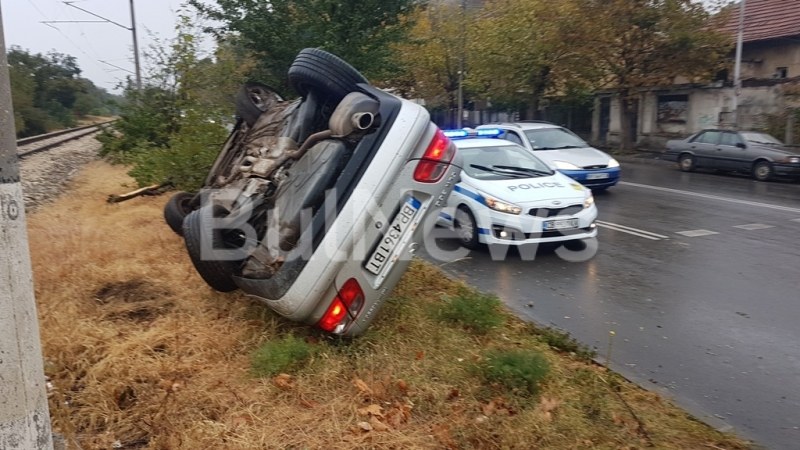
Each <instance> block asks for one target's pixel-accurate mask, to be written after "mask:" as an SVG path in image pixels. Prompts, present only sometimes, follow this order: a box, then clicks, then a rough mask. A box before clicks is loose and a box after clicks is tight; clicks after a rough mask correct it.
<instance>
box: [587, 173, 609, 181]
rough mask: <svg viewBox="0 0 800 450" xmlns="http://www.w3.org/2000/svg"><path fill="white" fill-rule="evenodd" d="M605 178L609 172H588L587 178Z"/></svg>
mask: <svg viewBox="0 0 800 450" xmlns="http://www.w3.org/2000/svg"><path fill="white" fill-rule="evenodd" d="M604 178H608V174H607V173H605V172H604V173H587V174H586V179H587V180H602V179H604Z"/></svg>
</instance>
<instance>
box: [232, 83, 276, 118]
mask: <svg viewBox="0 0 800 450" xmlns="http://www.w3.org/2000/svg"><path fill="white" fill-rule="evenodd" d="M282 101H283V97H281V96H280V95H279V94H278V93H277V92H275V90H274V89H272V88H271V87H270V86H267V85H266V84H262V83H258V82H250V83H245V84H244V85H243V86H242V87H241V89H239V92H237V93H236V98H235V99H234V104H235V105H236V115H237V116H239V117H241V118H242V120H244V121H245V122H246V123H247V124H248V125H250V126H252V125H253V124H254V123H255V122H256V120H258V117H259V116H260V115H261V113H263V112H264V111H266V110H268V109H270V108H271V107H272V106H274V105H275V104H276V103H279V102H282Z"/></svg>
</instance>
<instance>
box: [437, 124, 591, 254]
mask: <svg viewBox="0 0 800 450" xmlns="http://www.w3.org/2000/svg"><path fill="white" fill-rule="evenodd" d="M502 134H503V130H500V129H491V128H483V129H478V130H466V129H464V130H450V131H446V132H445V135H446V136H448V137H449V138H450V139H451V140H452V141H453V142H454V143H455V145H456V147H457V148H458V152H459V155H460V156H461V158H462V172H461V178H460V181H459V182H458V183H457V184H456V185H455V188H454V189H453V192H452V193H451V194H450V196H449V198H448V202H447V206H446V208H445V209H444V210H443V211H442V212H441V213H440V215H439V219H438V223H439V224H440V225H443V226H446V227H449V228H451V229H453V230H454V231H455V233H456V235H457V236H458V239H459V242H460V243H461V245H463V246H464V247H467V248H471V249H474V248H477V247H479V246H480V244H502V245H521V244H540V243H553V242H565V243H567V242H569V243H572V242H580V241H584V240H587V239H592V238H594V237H595V236H597V228H596V225H595V219H596V218H597V207H596V206H595V204H594V197H593V196H592V191H591V190H590V189H589V188H586V187H584V186H583V185H581V184H580V183H578V182H577V181H575V180H573V179H571V178H570V177H568V176H566V175H564V174H562V173H560V172H558V171H554V170H552V169H551V168H550V167H548V165H547V164H545V163H544V162H543V161H541V160H540V159H538V158H536V157H535V156H533V155H532V154H531V153H530V152H529V151H527V150H526V149H525V148H523V147H521V146H519V145H517V144H515V143H513V142H510V141H507V140H504V139H498V137H500V136H501V135H502Z"/></svg>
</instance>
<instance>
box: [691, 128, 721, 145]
mask: <svg viewBox="0 0 800 450" xmlns="http://www.w3.org/2000/svg"><path fill="white" fill-rule="evenodd" d="M719 135H720V133H719V131H704V132H702V133H700V134H698V135H697V137H696V138H694V139H692V142H696V143H698V144H716V143H717V142H719Z"/></svg>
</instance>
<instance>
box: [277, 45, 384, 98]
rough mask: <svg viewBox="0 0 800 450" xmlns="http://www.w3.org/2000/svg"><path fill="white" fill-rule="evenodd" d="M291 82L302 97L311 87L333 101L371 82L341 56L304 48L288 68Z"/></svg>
mask: <svg viewBox="0 0 800 450" xmlns="http://www.w3.org/2000/svg"><path fill="white" fill-rule="evenodd" d="M288 76H289V85H290V86H291V87H292V89H294V90H295V91H296V92H297V93H298V94H300V95H301V96H302V97H305V96H306V94H308V92H309V91H310V90H312V89H314V90H318V91H319V92H320V94H322V95H323V96H324V97H327V98H329V99H331V100H333V101H334V102H339V101H340V100H341V99H342V98H344V96H345V95H347V94H349V93H350V92H353V91H354V90H356V85H357V84H359V83H369V81H367V79H366V78H364V76H363V75H361V73H359V71H357V70H356V69H354V68H353V66H351V65H350V64H348V63H347V62H345V61H344V60H343V59H341V58H339V57H338V56H336V55H334V54H332V53H328V52H326V51H325V50H320V49H318V48H305V49H303V50H301V51H300V53H298V54H297V57H295V59H294V62H293V63H292V65H291V67H289V72H288Z"/></svg>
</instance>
